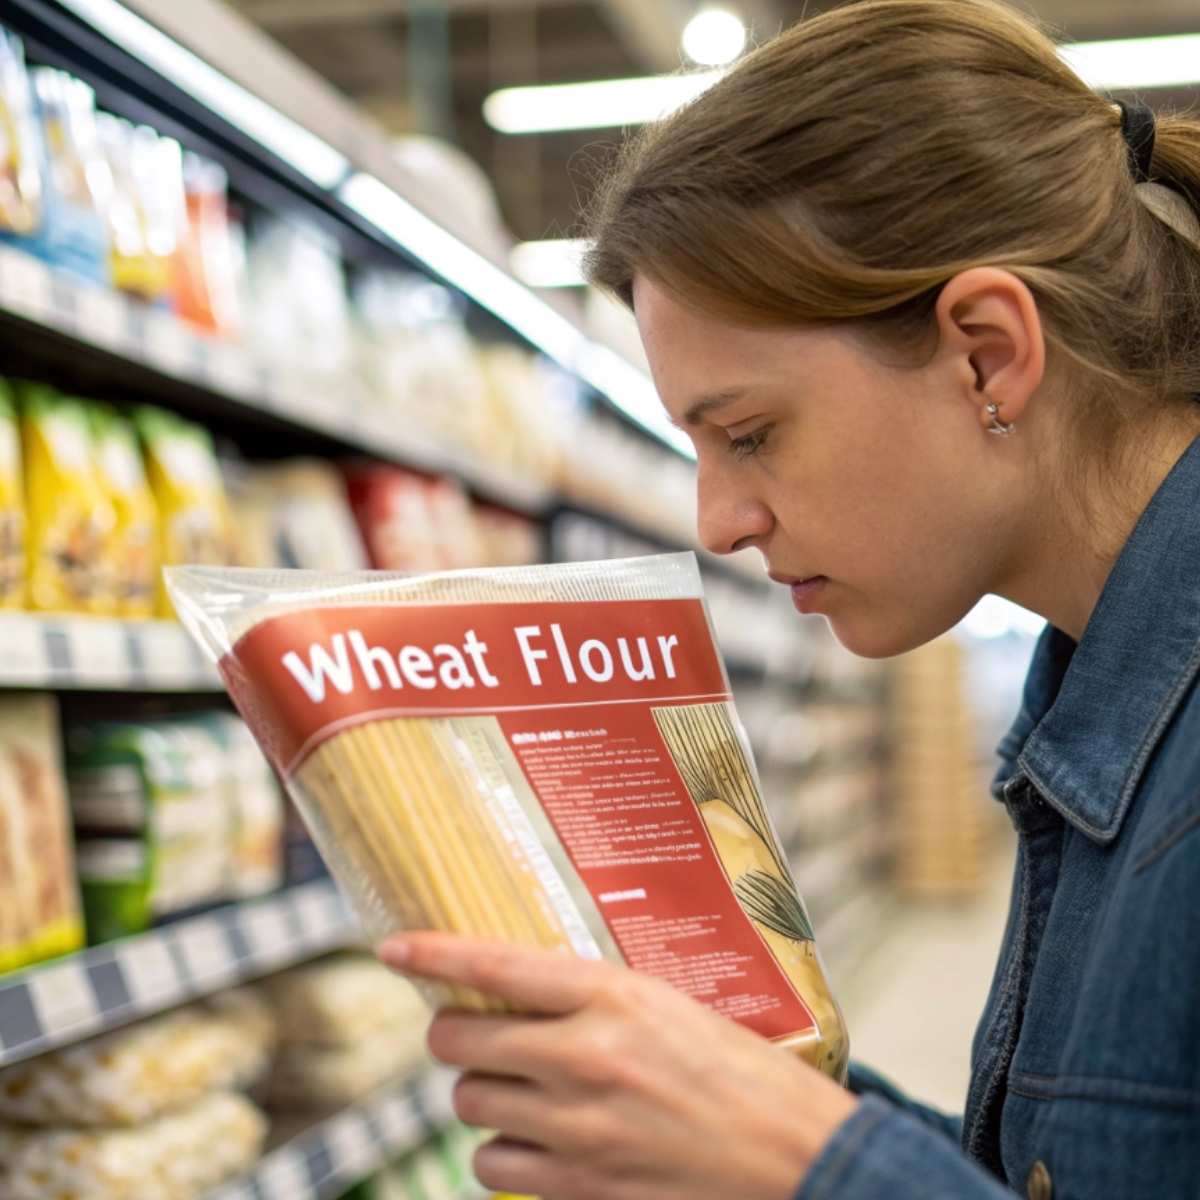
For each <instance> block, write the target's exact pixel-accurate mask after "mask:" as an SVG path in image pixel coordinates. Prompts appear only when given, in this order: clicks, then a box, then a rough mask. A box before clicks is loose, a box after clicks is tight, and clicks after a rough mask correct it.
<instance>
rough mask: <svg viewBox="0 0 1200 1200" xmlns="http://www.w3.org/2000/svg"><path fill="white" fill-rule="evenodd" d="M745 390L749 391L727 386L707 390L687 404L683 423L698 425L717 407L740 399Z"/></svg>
mask: <svg viewBox="0 0 1200 1200" xmlns="http://www.w3.org/2000/svg"><path fill="white" fill-rule="evenodd" d="M747 391H749V388H745V387H729V388H722V389H721V390H720V391H717V392H708V393H706V394H705V395H703V396H700V397H699V398H697V399H696V400H694V401H693V402H692V403H691V404H690V405H688V408H687V410H686V411H685V412H684V414H683V423H684V424H685V425H699V424H700V423H701V421H703V419H704V418H705V417H706V416H708V414H709V413H711V412H713V411H715V410H716V409H718V408H723V407H724V406H725V405H727V404H732V403H733V402H734V401H735V400H740V399H741V398H742V397H743V396H744V395H745V394H746V393H747Z"/></svg>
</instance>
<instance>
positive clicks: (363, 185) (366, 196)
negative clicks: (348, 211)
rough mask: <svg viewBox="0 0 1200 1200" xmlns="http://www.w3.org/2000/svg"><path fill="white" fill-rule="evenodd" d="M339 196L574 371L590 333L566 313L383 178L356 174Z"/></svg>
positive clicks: (343, 187)
mask: <svg viewBox="0 0 1200 1200" xmlns="http://www.w3.org/2000/svg"><path fill="white" fill-rule="evenodd" d="M338 198H339V199H340V200H341V201H342V202H343V203H344V204H345V205H347V206H348V207H349V208H352V209H353V210H354V211H355V212H356V213H358V215H359V216H361V217H364V218H365V219H366V220H367V221H369V222H370V223H371V224H372V225H374V226H375V227H376V228H377V229H379V230H380V231H381V232H382V233H385V234H386V235H387V236H388V237H389V238H391V239H392V241H394V242H395V243H396V244H397V245H399V246H402V247H404V249H405V250H407V251H408V252H409V253H410V254H414V255H415V256H416V257H417V258H419V259H421V260H422V261H423V262H424V263H426V264H427V265H428V266H429V267H430V268H432V269H433V270H434V271H436V272H437V274H439V275H441V276H442V278H443V279H447V280H449V281H450V282H451V283H452V284H454V285H455V286H456V287H459V288H461V289H462V290H463V291H464V292H466V293H467V295H468V296H470V297H472V298H473V299H474V300H476V301H478V302H479V303H480V304H482V305H483V307H484V308H486V309H488V310H489V311H490V312H493V313H495V314H496V316H498V317H499V318H500V319H501V320H502V321H505V322H507V323H508V324H509V325H511V326H512V327H513V329H515V330H516V331H517V332H518V333H520V334H521V335H522V336H523V337H525V338H527V339H528V340H529V341H530V342H532V343H533V344H534V345H535V346H537V347H538V349H539V350H541V351H543V352H544V353H545V354H547V355H549V357H550V358H552V359H554V361H555V362H557V363H559V364H561V365H562V366H564V367H566V368H567V369H568V370H574V368H575V362H576V360H577V358H578V357H579V350H580V346H581V344H582V343H583V341H584V336H583V334H582V333H581V332H580V331H579V330H578V329H577V328H576V327H575V326H574V325H573V324H572V323H571V322H570V321H568V320H567V318H566V317H564V316H562V315H561V314H560V313H557V312H555V311H554V309H552V308H551V307H550V306H549V305H548V304H547V303H546V302H545V301H544V300H542V299H539V297H537V296H535V295H534V294H533V293H532V292H531V291H530V290H529V289H528V288H526V287H524V286H522V285H521V284H520V283H518V282H517V281H516V280H515V279H514V278H513V277H512V276H511V275H509V274H508V273H507V272H505V271H502V270H501V269H500V268H499V267H498V266H496V265H495V263H493V262H490V261H489V260H488V259H486V258H484V257H483V255H482V254H480V253H478V251H476V250H473V249H471V247H470V246H468V245H467V244H466V243H465V242H462V241H460V240H459V239H458V238H457V237H455V236H454V234H452V233H450V232H449V230H447V229H444V228H443V227H442V226H441V225H439V224H438V223H437V222H436V221H434V220H433V219H432V218H430V217H427V216H426V215H425V214H424V213H423V212H421V210H420V209H419V208H416V207H415V206H414V205H412V204H410V203H409V202H408V201H407V200H405V199H404V197H403V196H401V195H400V194H399V193H398V192H395V191H393V190H392V189H391V188H390V187H388V185H387V184H386V183H384V182H383V181H382V180H379V179H376V178H375V176H374V175H367V174H364V173H363V172H361V171H360V172H356V173H355V174H353V175H351V176H350V178H349V179H347V180H346V181H345V183H343V184H342V185H341V187H339V188H338Z"/></svg>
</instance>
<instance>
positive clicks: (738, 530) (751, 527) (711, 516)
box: [696, 465, 774, 554]
mask: <svg viewBox="0 0 1200 1200" xmlns="http://www.w3.org/2000/svg"><path fill="white" fill-rule="evenodd" d="M696 508H697V519H696V523H697V532H698V534H699V538H700V544H701V545H702V546H704V548H705V549H706V550H710V551H711V552H712V553H713V554H732V553H733V552H734V551H735V550H744V549H745V548H746V547H747V546H761V545H762V543H763V542H764V541H765V540H766V538H767V535H768V534H769V533H770V532H771V528H772V526H773V523H774V522H773V518H772V516H771V510H770V509H769V508H767V506H766V505H765V504H763V502H762V501H761V500H759V499H758V498H756V497H755V496H753V495H750V494H748V493H745V492H742V491H741V490H740V489H738V488H736V487H735V486H734V485H733V484H732V482H731V481H730V480H729V479H728V477H726V476H725V475H723V474H722V473H721V472H719V471H715V470H712V469H706V468H705V467H704V466H703V465H702V466H700V468H699V470H698V472H697V475H696Z"/></svg>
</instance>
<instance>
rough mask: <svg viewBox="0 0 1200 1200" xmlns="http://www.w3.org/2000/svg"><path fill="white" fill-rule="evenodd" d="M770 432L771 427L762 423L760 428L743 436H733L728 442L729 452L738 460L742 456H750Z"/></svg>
mask: <svg viewBox="0 0 1200 1200" xmlns="http://www.w3.org/2000/svg"><path fill="white" fill-rule="evenodd" d="M770 433H771V427H770V426H769V425H764V426H763V427H762V428H761V429H756V430H755V431H754V432H753V433H748V434H746V436H745V437H740V438H733V439H732V441H730V443H729V452H730V453H731V454H732V455H733V457H734V458H736V459H737V460H738V461H739V462H740V461H741V460H742V459H744V458H750V457H751V455H754V454H757V453H758V452H759V451H760V450H761V449H762V448H763V445H764V443H765V442H766V440H767V437H768V436H769V435H770Z"/></svg>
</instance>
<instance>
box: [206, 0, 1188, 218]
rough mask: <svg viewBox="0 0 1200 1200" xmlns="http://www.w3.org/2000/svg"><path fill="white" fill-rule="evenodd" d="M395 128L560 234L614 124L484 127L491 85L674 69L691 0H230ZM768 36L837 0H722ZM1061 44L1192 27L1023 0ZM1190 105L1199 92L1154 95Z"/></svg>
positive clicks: (1152, 2) (1179, 15)
mask: <svg viewBox="0 0 1200 1200" xmlns="http://www.w3.org/2000/svg"><path fill="white" fill-rule="evenodd" d="M230 2H231V3H232V4H233V6H234V7H235V8H237V9H239V10H240V11H241V12H242V13H243V15H245V16H247V17H249V18H250V19H251V20H252V21H253V22H255V23H256V24H258V25H259V26H260V27H261V28H262V29H264V30H265V31H266V32H267V33H269V34H270V35H271V36H272V37H274V38H276V39H277V40H278V41H279V42H281V43H282V44H283V45H284V46H285V47H286V48H287V49H288V50H290V51H291V52H292V53H293V54H295V55H296V56H297V57H299V58H300V59H301V60H302V61H303V62H305V63H307V64H308V65H309V66H310V67H312V68H313V69H315V70H316V71H317V72H318V73H319V74H321V75H323V76H324V77H325V78H326V79H328V80H329V81H330V82H331V83H333V84H334V86H336V87H337V88H339V89H340V90H341V91H343V92H344V93H346V94H347V95H348V96H350V97H351V98H352V99H353V100H355V101H356V102H357V103H358V104H360V105H361V106H363V107H364V108H366V109H367V110H368V111H370V112H371V113H372V114H373V115H374V116H375V117H377V118H378V119H379V120H380V121H381V122H382V123H383V124H384V125H385V126H386V127H387V128H389V129H390V130H392V131H394V132H396V133H397V134H402V133H414V132H433V133H440V134H442V135H445V136H449V137H451V138H453V140H454V141H456V142H457V143H458V144H459V145H460V146H461V147H462V148H463V149H464V150H465V151H466V152H467V153H468V154H469V155H470V156H471V157H472V158H473V159H474V160H475V161H476V162H478V163H479V164H480V165H481V166H482V167H483V168H484V170H485V171H486V172H487V173H488V175H489V176H490V177H491V179H492V182H493V184H494V186H495V188H496V190H497V193H498V195H499V198H500V204H501V208H502V210H503V213H504V216H505V219H506V220H507V222H508V225H509V227H510V228H511V229H512V231H513V233H514V234H515V235H516V237H517V238H519V239H534V238H541V237H554V236H562V235H565V234H567V233H569V232H570V231H571V229H572V226H573V223H574V221H575V216H576V213H577V212H578V208H579V198H580V195H581V193H584V192H586V190H587V187H588V183H587V175H588V167H589V163H591V162H594V161H595V160H596V159H597V157H598V156H599V153H600V152H601V151H602V150H603V148H604V147H606V146H608V145H610V144H611V143H612V142H613V141H614V139H615V138H616V137H617V136H618V135H617V134H616V133H615V132H614V131H588V132H583V133H556V134H552V135H542V136H520V137H512V136H504V135H499V134H495V133H493V132H492V130H491V129H489V127H488V126H487V124H486V123H485V122H484V120H483V116H482V105H483V100H484V98H485V97H486V96H487V95H488V94H489V93H490V92H492V91H493V90H495V89H496V88H500V87H508V86H513V85H520V84H531V83H559V82H568V81H576V80H588V79H604V78H618V77H623V76H629V75H639V74H645V73H648V72H659V71H669V70H674V69H676V68H678V67H679V66H680V49H679V43H680V34H681V32H682V29H683V26H684V24H685V23H686V21H687V18H688V17H689V16H690V15H691V14H692V13H693V12H694V11H695V9H696V8H697V7H698V3H697V2H696V0H230ZM725 2H726V4H727V6H728V7H731V8H735V9H737V10H739V11H740V12H741V13H742V15H743V16H744V17H745V18H746V19H747V21H748V23H749V24H750V25H751V26H752V29H753V35H754V37H755V38H756V39H759V40H761V39H763V38H766V37H769V36H771V35H772V34H773V33H775V32H777V31H778V30H779V29H781V28H783V27H785V26H786V25H790V24H791V23H793V22H794V21H797V20H799V19H800V18H801V17H803V16H805V15H806V14H807V15H811V14H813V13H815V12H818V11H820V10H821V9H823V8H828V7H833V6H834V5H835V4H836V3H837V2H838V0H725ZM1024 6H1025V7H1026V8H1029V9H1031V10H1032V11H1033V12H1035V13H1036V15H1038V16H1039V17H1040V18H1041V19H1042V20H1043V21H1045V22H1047V23H1048V24H1049V25H1050V26H1051V27H1052V28H1055V29H1058V30H1061V31H1062V34H1063V36H1064V37H1066V38H1069V39H1071V40H1092V39H1098V38H1111V37H1138V36H1148V35H1151V34H1164V33H1187V32H1200V10H1198V7H1197V0H1024ZM1147 99H1149V100H1150V101H1151V102H1153V103H1158V102H1160V101H1161V102H1163V103H1166V104H1175V103H1185V104H1186V103H1193V102H1196V101H1198V100H1200V91H1193V92H1191V93H1182V94H1181V93H1179V92H1175V93H1165V92H1155V93H1151V94H1149V95H1148V96H1147Z"/></svg>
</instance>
